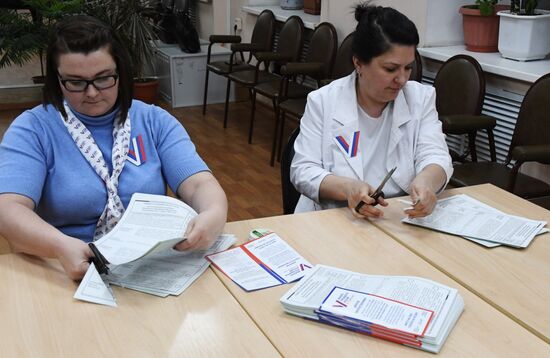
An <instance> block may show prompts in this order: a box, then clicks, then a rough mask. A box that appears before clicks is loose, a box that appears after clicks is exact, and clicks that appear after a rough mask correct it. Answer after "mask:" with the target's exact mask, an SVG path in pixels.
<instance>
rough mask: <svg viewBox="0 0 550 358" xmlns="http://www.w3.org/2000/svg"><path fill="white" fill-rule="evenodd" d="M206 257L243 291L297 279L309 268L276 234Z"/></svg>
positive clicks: (306, 262)
mask: <svg viewBox="0 0 550 358" xmlns="http://www.w3.org/2000/svg"><path fill="white" fill-rule="evenodd" d="M206 258H207V259H208V260H210V261H211V262H212V263H213V264H214V266H215V267H216V268H218V269H219V270H220V271H221V272H223V273H224V274H225V275H226V276H228V277H229V278H230V279H231V280H233V282H235V283H236V284H238V285H239V286H241V287H242V288H243V289H244V290H246V291H252V290H259V289H262V288H267V287H272V286H276V285H281V284H285V283H289V282H292V281H296V280H299V279H300V278H302V277H303V276H304V274H305V272H306V271H307V270H308V269H311V267H312V265H311V264H310V263H309V262H308V261H307V260H306V259H304V258H303V257H302V256H301V255H300V254H299V253H298V252H296V251H295V250H294V249H293V248H292V247H291V246H290V245H288V244H287V243H286V242H285V241H284V240H283V239H281V238H280V237H279V236H278V235H277V234H276V233H271V234H268V235H265V236H262V237H260V238H259V239H255V240H252V241H249V242H247V243H245V244H242V245H240V246H237V247H235V248H233V249H230V250H226V251H222V252H219V253H216V254H212V255H208V256H207V257H206Z"/></svg>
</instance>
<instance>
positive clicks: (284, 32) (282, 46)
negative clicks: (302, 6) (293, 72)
mask: <svg viewBox="0 0 550 358" xmlns="http://www.w3.org/2000/svg"><path fill="white" fill-rule="evenodd" d="M303 36H304V22H303V21H302V19H301V18H300V17H298V16H291V17H289V18H288V19H287V20H286V21H285V23H284V24H283V27H282V28H281V31H280V32H279V40H278V42H277V50H276V52H277V53H279V54H283V55H287V56H290V57H291V60H290V61H286V62H298V60H299V57H300V51H301V50H302V39H303Z"/></svg>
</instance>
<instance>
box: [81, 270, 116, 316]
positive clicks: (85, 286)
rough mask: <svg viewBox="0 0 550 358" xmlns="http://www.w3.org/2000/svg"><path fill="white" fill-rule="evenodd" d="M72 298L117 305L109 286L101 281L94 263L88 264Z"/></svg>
mask: <svg viewBox="0 0 550 358" xmlns="http://www.w3.org/2000/svg"><path fill="white" fill-rule="evenodd" d="M74 298H76V299H77V300H82V301H88V302H92V303H98V304H101V305H107V306H112V307H116V306H117V305H116V299H115V295H114V294H113V291H112V290H111V287H109V285H106V284H105V283H104V282H103V280H102V279H101V276H100V275H99V272H97V269H96V268H95V266H94V264H90V267H89V268H88V271H86V274H85V275H84V278H83V279H82V281H81V282H80V285H79V286H78V289H77V290H76V292H75V294H74Z"/></svg>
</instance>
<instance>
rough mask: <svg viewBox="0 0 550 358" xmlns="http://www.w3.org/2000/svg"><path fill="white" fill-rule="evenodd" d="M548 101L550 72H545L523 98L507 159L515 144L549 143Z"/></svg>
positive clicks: (549, 97) (548, 161) (545, 160)
mask: <svg viewBox="0 0 550 358" xmlns="http://www.w3.org/2000/svg"><path fill="white" fill-rule="evenodd" d="M549 103H550V73H547V74H546V75H544V76H542V77H540V78H539V79H538V80H537V81H536V82H535V83H533V84H532V85H531V87H530V88H529V90H528V91H527V93H526V94H525V97H524V98H523V102H522V103H521V107H520V110H519V114H518V119H517V121H516V127H515V129H514V134H513V136H512V142H511V143H510V150H509V152H508V160H509V159H510V156H511V153H512V150H513V149H514V148H515V147H516V146H519V145H543V144H546V145H547V144H550V115H549V114H548V110H547V109H546V108H547V107H546V106H548V104H549ZM508 160H507V161H508ZM540 163H544V164H550V158H544V159H543V158H541V161H540Z"/></svg>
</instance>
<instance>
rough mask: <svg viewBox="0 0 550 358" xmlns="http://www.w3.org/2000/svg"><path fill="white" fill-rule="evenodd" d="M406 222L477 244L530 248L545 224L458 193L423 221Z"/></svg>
mask: <svg viewBox="0 0 550 358" xmlns="http://www.w3.org/2000/svg"><path fill="white" fill-rule="evenodd" d="M402 221H403V222H404V223H407V224H412V225H417V226H421V227H425V228H429V229H433V230H437V231H441V232H446V233H449V234H454V235H459V236H462V237H464V238H466V239H468V240H471V241H474V242H477V243H478V244H481V245H484V246H488V247H493V246H498V245H501V244H502V245H508V246H512V247H517V248H524V247H527V246H528V245H529V244H530V243H531V241H532V240H533V238H534V237H535V236H536V235H538V234H539V233H541V231H542V232H545V229H544V226H545V225H546V221H539V220H530V219H527V218H524V217H520V216H514V215H507V214H505V213H503V212H501V211H499V210H497V209H495V208H493V207H490V206H488V205H487V204H484V203H482V202H480V201H478V200H475V199H474V198H472V197H470V196H468V195H466V194H459V195H454V196H451V197H448V198H445V199H441V200H438V202H437V205H436V207H435V209H434V211H433V212H432V214H430V215H428V216H426V217H423V218H408V217H406V218H404V219H403V220H402Z"/></svg>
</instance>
